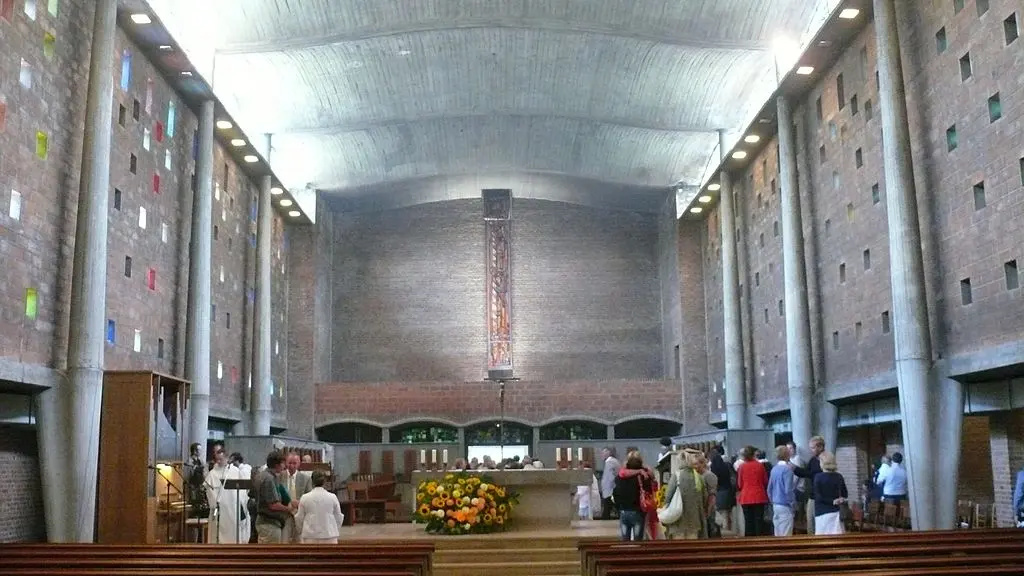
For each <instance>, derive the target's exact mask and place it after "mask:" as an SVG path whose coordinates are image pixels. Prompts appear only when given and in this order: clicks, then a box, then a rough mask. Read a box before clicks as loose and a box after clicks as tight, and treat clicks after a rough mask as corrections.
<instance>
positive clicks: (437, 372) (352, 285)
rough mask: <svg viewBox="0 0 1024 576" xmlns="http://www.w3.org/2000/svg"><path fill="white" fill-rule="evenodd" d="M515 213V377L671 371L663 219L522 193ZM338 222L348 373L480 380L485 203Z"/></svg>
mask: <svg viewBox="0 0 1024 576" xmlns="http://www.w3.org/2000/svg"><path fill="white" fill-rule="evenodd" d="M514 194H515V191H513V195H514ZM512 219H513V231H512V245H513V248H512V291H513V293H512V318H513V320H512V325H513V339H514V357H515V366H516V375H517V376H520V377H522V378H526V379H531V380H556V379H558V380H564V379H569V378H594V379H608V378H627V377H628V378H632V377H640V378H650V377H660V376H661V371H662V366H661V365H662V361H661V352H660V351H661V319H660V314H661V306H660V293H659V284H658V272H657V260H656V245H657V237H658V229H657V217H656V215H654V214H639V213H635V212H627V211H615V210H600V209H594V208H584V207H579V206H574V205H569V204H563V203H558V202H547V201H541V200H525V199H517V200H514V202H513V207H512ZM335 225H336V226H337V229H336V231H335V234H336V240H335V251H334V302H335V306H334V310H335V315H334V326H333V333H334V373H335V377H336V379H338V380H346V381H378V380H385V379H388V380H405V379H408V380H451V379H456V380H476V379H479V378H482V377H483V376H484V369H485V363H484V361H485V358H486V356H485V354H486V347H485V344H486V343H485V337H486V332H485V325H484V272H485V268H484V246H483V219H482V205H481V202H480V201H479V200H475V199H473V200H457V201H451V202H443V203H435V204H424V205H420V206H415V207H411V208H403V209H399V210H390V211H383V212H372V213H363V214H342V215H339V216H337V220H336V222H335Z"/></svg>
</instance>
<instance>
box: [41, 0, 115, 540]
mask: <svg viewBox="0 0 1024 576" xmlns="http://www.w3.org/2000/svg"><path fill="white" fill-rule="evenodd" d="M95 6H96V9H95V13H94V20H93V31H92V48H91V56H90V60H89V85H88V95H87V99H86V112H85V133H84V137H83V144H82V169H81V178H80V180H79V189H78V213H77V217H76V229H75V252H74V264H73V266H72V272H71V315H70V323H69V337H68V378H67V380H64V381H62V382H61V384H60V385H59V386H58V387H56V388H54V389H52V390H49V391H47V392H44V393H43V394H42V395H41V396H40V398H39V429H40V434H39V449H40V456H41V461H42V466H41V468H42V475H43V478H42V482H41V483H42V487H43V499H44V501H45V503H46V511H45V517H46V533H47V538H48V539H49V540H50V541H51V542H93V541H94V539H95V529H94V526H95V523H96V485H97V478H96V474H97V467H98V465H99V436H100V410H101V408H102V402H103V356H104V341H105V335H106V332H105V331H106V312H107V306H106V303H107V302H106V297H107V199H108V197H109V188H110V139H111V131H110V125H111V121H112V115H113V112H112V111H113V101H114V84H113V81H112V80H111V78H113V74H114V61H113V59H112V58H110V55H111V54H112V53H113V52H114V39H115V33H116V30H117V2H115V0H99V1H97V2H96V3H95ZM69 471H73V472H74V473H69Z"/></svg>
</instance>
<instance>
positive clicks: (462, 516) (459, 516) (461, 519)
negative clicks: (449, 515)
mask: <svg viewBox="0 0 1024 576" xmlns="http://www.w3.org/2000/svg"><path fill="white" fill-rule="evenodd" d="M455 520H456V521H457V522H458V523H459V524H462V523H464V522H465V521H466V514H465V513H463V512H462V511H461V510H459V511H458V512H456V513H455Z"/></svg>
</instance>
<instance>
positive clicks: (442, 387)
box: [316, 380, 682, 426]
mask: <svg viewBox="0 0 1024 576" xmlns="http://www.w3.org/2000/svg"><path fill="white" fill-rule="evenodd" d="M316 407H317V408H316V409H317V418H316V420H317V425H318V426H322V425H324V424H327V423H332V422H338V421H345V420H352V419H354V420H364V421H369V422H375V423H377V424H378V425H381V426H387V425H389V424H391V423H394V422H398V421H408V420H414V419H423V420H430V419H432V418H442V419H446V420H449V421H452V422H455V423H456V424H465V423H469V422H475V421H479V420H483V419H490V418H493V419H495V420H497V419H498V417H499V413H500V410H499V404H498V389H497V386H496V385H495V384H492V383H490V382H481V381H470V382H458V381H450V382H438V381H430V382H428V381H409V382H334V383H325V384H319V385H317V388H316ZM570 415H571V416H572V417H583V418H586V417H588V416H589V417H595V418H598V419H601V420H608V421H613V422H615V421H620V420H623V419H625V418H626V417H629V416H653V417H660V418H666V419H669V420H675V421H679V420H680V418H681V417H682V413H681V410H680V405H679V383H678V382H677V381H675V380H599V381H579V380H560V381H544V382H535V381H525V380H524V381H520V382H514V383H510V384H508V387H507V389H506V393H505V416H506V417H508V418H512V419H515V420H519V421H523V422H526V423H529V424H539V423H542V422H545V421H548V420H552V419H555V418H564V417H568V416H570Z"/></svg>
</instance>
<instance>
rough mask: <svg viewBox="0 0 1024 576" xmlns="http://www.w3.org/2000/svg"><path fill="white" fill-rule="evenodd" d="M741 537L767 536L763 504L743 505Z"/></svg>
mask: <svg viewBox="0 0 1024 576" xmlns="http://www.w3.org/2000/svg"><path fill="white" fill-rule="evenodd" d="M743 528H744V530H743V535H744V536H769V534H768V530H767V528H766V526H765V522H764V504H744V505H743Z"/></svg>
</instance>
